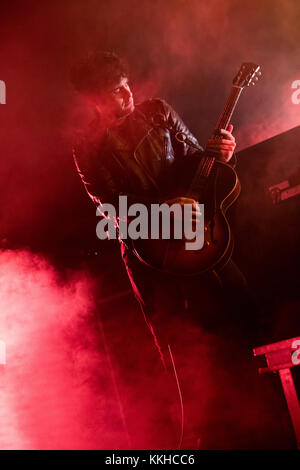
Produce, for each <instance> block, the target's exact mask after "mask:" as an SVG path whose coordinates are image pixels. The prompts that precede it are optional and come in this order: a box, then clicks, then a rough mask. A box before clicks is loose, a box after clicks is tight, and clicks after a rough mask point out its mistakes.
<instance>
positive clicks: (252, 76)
mask: <svg viewBox="0 0 300 470" xmlns="http://www.w3.org/2000/svg"><path fill="white" fill-rule="evenodd" d="M260 74H261V72H260V66H258V65H256V64H253V63H243V64H242V65H241V67H240V70H239V72H238V73H237V75H236V76H235V77H234V79H233V83H232V88H231V90H230V93H229V95H228V98H227V100H226V102H225V105H224V108H223V110H222V112H221V114H220V117H219V119H218V121H217V124H216V127H215V130H214V132H213V135H214V136H215V138H220V139H221V138H222V137H221V135H220V130H221V129H227V127H228V125H229V122H230V119H231V117H232V114H233V111H234V109H235V107H236V104H237V102H238V99H239V97H240V95H241V92H242V90H243V89H244V88H245V87H248V86H249V85H250V84H252V85H254V84H255V82H256V81H257V80H258V78H259V75H260ZM176 138H177V140H179V141H181V142H185V143H187V144H192V143H191V142H189V140H188V138H187V136H186V135H185V134H183V133H181V132H180V133H177V135H176ZM189 170H190V171H189V172H188V173H184V172H183V171H182V172H181V174H180V179H181V180H180V181H179V183H178V184H176V190H175V191H174V192H173V193H170V194H168V195H166V198H165V200H168V199H173V198H174V196H178V197H179V196H180V197H187V198H192V199H195V200H196V201H197V202H199V203H202V204H204V244H203V247H202V248H201V249H195V250H193V249H189V250H187V249H186V241H187V240H186V239H185V238H184V237H183V238H182V239H176V238H174V237H171V238H170V239H162V238H159V239H151V238H149V239H141V238H139V239H137V240H134V241H132V244H133V251H134V253H135V255H136V256H137V257H138V259H139V260H140V261H142V262H143V263H145V264H146V265H148V266H151V267H152V268H155V269H158V270H160V271H164V272H168V273H170V274H173V275H180V276H193V275H196V274H201V273H204V272H205V271H208V270H214V269H217V268H221V267H222V266H224V265H225V264H226V263H227V262H228V260H229V259H230V257H231V254H232V250H233V237H232V233H231V230H230V226H229V223H228V220H227V218H226V216H225V214H226V211H227V209H228V208H229V207H230V206H231V205H232V204H233V203H234V201H236V199H237V198H238V196H239V193H240V189H241V188H240V183H239V180H238V176H237V174H236V172H235V170H234V169H233V167H232V166H230V165H229V164H226V163H223V162H220V161H218V160H216V158H215V157H214V155H213V154H212V153H211V152H208V151H206V150H205V151H204V153H203V154H202V155H201V158H197V162H196V166H195V163H194V166H193V164H191V167H190V168H189ZM181 183H182V184H181Z"/></svg>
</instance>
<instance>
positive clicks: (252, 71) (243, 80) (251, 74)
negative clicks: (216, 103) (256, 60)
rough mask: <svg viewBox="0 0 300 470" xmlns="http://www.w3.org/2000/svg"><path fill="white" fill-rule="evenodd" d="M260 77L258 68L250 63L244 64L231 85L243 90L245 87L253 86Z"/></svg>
mask: <svg viewBox="0 0 300 470" xmlns="http://www.w3.org/2000/svg"><path fill="white" fill-rule="evenodd" d="M260 75H261V71H260V66H259V65H256V64H253V63H251V62H244V63H243V64H242V65H241V67H240V70H239V71H238V73H237V75H236V76H235V77H234V79H233V81H232V83H233V85H234V86H237V87H239V88H244V87H246V86H249V85H250V84H251V85H255V83H256V82H257V80H258V79H259V77H260Z"/></svg>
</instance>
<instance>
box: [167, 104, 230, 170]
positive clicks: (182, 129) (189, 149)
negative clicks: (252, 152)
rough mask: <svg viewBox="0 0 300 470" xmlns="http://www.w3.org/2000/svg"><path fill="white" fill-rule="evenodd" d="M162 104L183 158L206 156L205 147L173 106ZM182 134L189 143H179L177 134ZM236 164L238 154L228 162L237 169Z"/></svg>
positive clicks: (173, 140) (175, 142)
mask: <svg viewBox="0 0 300 470" xmlns="http://www.w3.org/2000/svg"><path fill="white" fill-rule="evenodd" d="M161 102H162V104H163V107H164V112H165V116H166V119H167V122H168V124H169V126H170V127H171V128H172V129H173V132H172V133H171V134H172V142H173V145H174V146H175V147H177V149H178V150H179V153H180V154H181V155H183V156H193V157H195V158H199V157H200V158H201V157H203V155H204V149H203V147H202V146H201V145H200V144H199V142H198V140H197V139H196V137H195V136H194V135H193V134H192V133H191V131H190V130H189V129H188V128H187V126H186V125H185V124H184V122H183V121H182V119H181V118H180V116H179V115H178V113H177V112H176V111H175V110H174V109H173V108H172V106H170V105H169V104H168V103H166V102H165V101H164V100H161ZM177 133H179V134H177ZM180 133H182V134H183V136H182V137H185V136H186V141H187V143H181V142H178V139H177V138H176V134H177V135H178V137H179V138H180V137H181V136H180ZM236 162H237V158H236V154H235V153H234V154H233V156H232V159H231V160H230V162H228V164H229V165H231V166H232V167H233V168H235V166H236Z"/></svg>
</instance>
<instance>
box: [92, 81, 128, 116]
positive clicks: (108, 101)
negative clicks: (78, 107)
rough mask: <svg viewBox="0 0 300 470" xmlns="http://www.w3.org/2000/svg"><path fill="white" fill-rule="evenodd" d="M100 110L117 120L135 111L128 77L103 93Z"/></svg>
mask: <svg viewBox="0 0 300 470" xmlns="http://www.w3.org/2000/svg"><path fill="white" fill-rule="evenodd" d="M100 108H102V111H104V112H107V113H109V114H110V115H113V116H114V117H115V118H121V117H124V116H126V115H127V114H130V113H132V112H133V111H134V101H133V96H132V92H131V90H130V87H129V84H128V78H127V77H122V78H121V79H120V81H119V82H118V83H116V84H115V85H114V86H112V87H110V88H108V89H107V90H105V91H104V92H103V93H102V96H101V103H100Z"/></svg>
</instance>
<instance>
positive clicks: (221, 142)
mask: <svg viewBox="0 0 300 470" xmlns="http://www.w3.org/2000/svg"><path fill="white" fill-rule="evenodd" d="M233 139H234V138H233ZM233 139H222V140H215V139H209V140H208V142H207V145H210V144H214V145H222V144H235V139H234V140H233Z"/></svg>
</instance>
